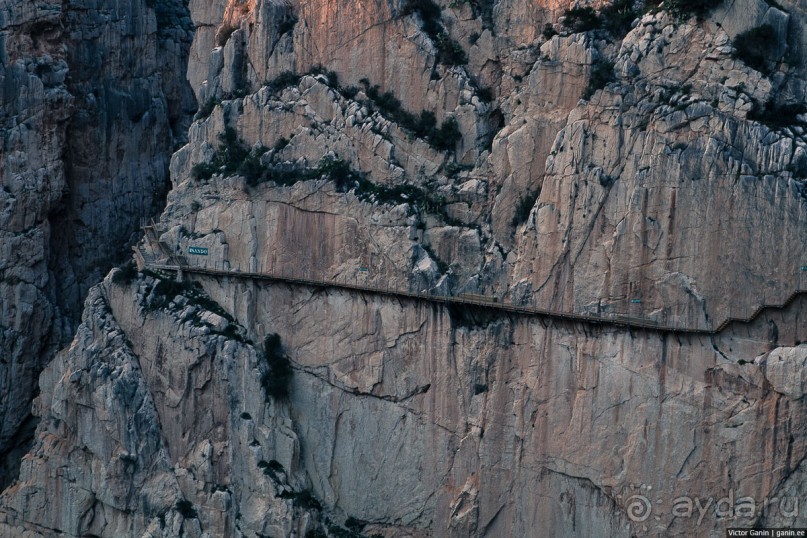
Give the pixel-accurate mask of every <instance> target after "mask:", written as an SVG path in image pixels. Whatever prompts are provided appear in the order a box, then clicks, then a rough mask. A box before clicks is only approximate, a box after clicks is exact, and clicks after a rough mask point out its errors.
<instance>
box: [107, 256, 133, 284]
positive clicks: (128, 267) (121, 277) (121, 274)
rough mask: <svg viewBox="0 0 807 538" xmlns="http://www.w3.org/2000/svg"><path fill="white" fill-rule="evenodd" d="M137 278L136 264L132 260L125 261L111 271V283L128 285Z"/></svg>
mask: <svg viewBox="0 0 807 538" xmlns="http://www.w3.org/2000/svg"><path fill="white" fill-rule="evenodd" d="M135 278H137V266H136V265H135V263H134V262H133V261H132V260H129V261H127V262H126V263H124V264H123V265H121V266H120V267H118V269H117V270H116V271H115V272H114V273H112V283H113V284H117V285H119V286H128V285H129V284H131V283H132V282H134V279H135Z"/></svg>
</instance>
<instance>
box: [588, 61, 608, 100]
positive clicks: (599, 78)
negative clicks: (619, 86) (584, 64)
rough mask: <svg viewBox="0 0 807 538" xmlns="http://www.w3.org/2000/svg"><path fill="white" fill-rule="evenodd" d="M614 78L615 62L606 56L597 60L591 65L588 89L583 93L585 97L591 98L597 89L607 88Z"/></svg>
mask: <svg viewBox="0 0 807 538" xmlns="http://www.w3.org/2000/svg"><path fill="white" fill-rule="evenodd" d="M613 80H614V63H613V62H611V61H609V60H606V59H604V58H600V59H599V60H597V61H595V62H594V64H593V65H592V66H591V75H590V76H589V79H588V85H587V86H586V91H585V92H584V93H583V99H591V97H592V96H593V95H594V93H596V91H597V90H601V89H603V88H605V86H606V85H607V84H608V83H609V82H612V81H613Z"/></svg>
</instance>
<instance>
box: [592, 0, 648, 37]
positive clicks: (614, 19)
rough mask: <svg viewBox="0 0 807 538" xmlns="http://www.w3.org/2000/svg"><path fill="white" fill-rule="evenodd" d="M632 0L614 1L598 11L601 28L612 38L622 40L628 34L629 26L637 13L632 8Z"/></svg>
mask: <svg viewBox="0 0 807 538" xmlns="http://www.w3.org/2000/svg"><path fill="white" fill-rule="evenodd" d="M634 4H635V2H634V0H616V1H615V2H614V3H613V4H610V5H608V6H605V7H604V8H602V11H600V19H601V20H602V25H603V28H605V29H606V30H608V33H610V34H611V35H612V36H614V37H617V38H619V39H622V38H623V37H625V35H626V34H627V33H628V32H630V28H631V25H632V24H633V21H634V20H635V19H636V17H638V16H639V13H638V12H637V11H636V8H635V7H634Z"/></svg>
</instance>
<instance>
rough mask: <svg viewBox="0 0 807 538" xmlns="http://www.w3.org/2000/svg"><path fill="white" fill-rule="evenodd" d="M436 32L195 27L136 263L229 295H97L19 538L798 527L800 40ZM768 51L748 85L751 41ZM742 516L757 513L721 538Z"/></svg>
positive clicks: (120, 283)
mask: <svg viewBox="0 0 807 538" xmlns="http://www.w3.org/2000/svg"><path fill="white" fill-rule="evenodd" d="M418 5H420V6H421V7H419V8H414V9H413V8H412V7H411V4H409V3H407V2H397V1H386V0H376V1H371V2H353V3H337V2H329V1H328V2H326V1H310V2H296V1H288V2H278V1H268V0H245V1H237V0H232V1H225V0H221V1H215V2H201V1H199V2H195V1H192V2H191V3H190V5H189V9H190V14H191V17H192V19H193V23H194V25H195V26H196V28H197V30H196V33H195V35H194V41H193V45H192V47H191V50H190V60H189V66H188V79H189V80H190V83H191V86H192V87H193V91H194V93H195V95H196V98H197V99H198V101H199V103H200V110H199V113H198V114H197V115H196V118H195V120H194V122H193V123H192V124H191V125H190V126H189V129H188V133H187V143H186V144H185V145H183V146H182V147H181V148H179V149H178V150H177V151H176V152H175V153H174V154H173V156H172V158H171V164H170V173H171V182H172V188H171V192H170V193H169V194H168V196H167V207H166V208H165V210H164V212H163V214H162V215H161V217H160V222H159V225H158V226H157V227H156V228H155V232H156V234H157V236H158V239H159V243H160V244H159V246H158V244H157V243H158V242H157V241H156V240H154V238H151V237H149V238H148V239H147V240H146V241H144V242H143V243H142V244H141V247H142V251H143V252H147V253H151V254H149V258H151V257H152V256H153V257H155V258H157V259H162V260H163V261H165V262H166V263H177V262H179V263H183V264H189V265H191V269H192V268H193V267H196V268H209V269H215V270H220V271H228V272H231V273H232V274H231V275H229V276H218V277H211V276H204V275H201V274H198V273H194V272H193V271H192V270H191V271H189V272H185V274H184V278H185V279H190V280H191V281H195V282H198V284H199V285H200V286H201V287H202V288H203V289H204V293H203V292H202V291H201V290H200V289H198V288H195V287H193V286H192V285H190V284H187V283H185V284H178V283H175V282H173V281H172V280H171V278H170V277H169V276H168V275H162V276H157V275H156V274H154V273H152V272H146V273H141V274H139V275H137V276H132V275H129V274H128V273H127V272H126V271H123V270H121V271H115V272H113V273H112V275H111V276H109V277H108V278H107V279H106V280H105V281H104V282H103V283H102V284H101V285H99V286H97V287H95V288H93V289H92V291H91V293H90V296H89V299H88V300H87V302H86V305H85V311H84V317H83V323H82V325H81V327H80V328H79V330H78V333H77V335H76V337H75V338H74V340H73V343H72V344H71V345H70V347H69V348H67V349H65V350H62V351H61V352H60V354H59V356H58V358H57V360H56V361H54V362H53V363H52V364H51V365H50V366H48V368H47V369H46V370H45V372H44V373H43V375H42V377H41V380H40V384H41V391H42V393H41V395H40V396H39V398H38V399H37V401H36V405H35V413H36V415H37V416H38V417H41V422H40V424H39V426H38V429H37V434H36V442H35V444H34V446H33V448H32V449H31V450H30V452H29V453H28V454H27V455H26V456H25V457H24V458H23V464H22V470H21V473H20V477H19V480H18V481H17V482H16V483H15V484H14V485H13V486H12V487H11V488H9V489H7V490H6V491H5V492H4V493H3V495H2V498H0V506H2V513H3V516H2V518H3V519H0V532H6V533H12V534H13V533H14V532H18V533H22V532H29V533H31V535H32V536H36V535H41V536H50V535H54V534H55V533H57V532H62V533H64V534H65V535H67V536H81V535H84V534H92V535H98V536H176V535H187V536H245V537H257V536H323V535H324V536H343V535H354V536H355V535H366V536H372V535H375V534H377V535H381V536H384V537H387V538H392V537H405V536H409V537H421V536H456V537H465V536H491V537H493V536H531V535H534V534H535V529H541V531H542V533H546V534H547V535H552V536H580V535H582V536H594V535H604V536H633V535H649V536H653V535H662V536H692V535H704V536H720V535H723V532H724V531H723V529H724V528H725V527H726V526H727V525H729V524H731V525H736V526H743V525H752V524H761V525H769V526H784V525H794V526H804V522H803V518H804V515H803V514H800V513H794V512H793V510H792V503H791V502H790V501H792V500H793V499H796V498H798V497H799V496H800V495H801V494H802V492H803V491H804V490H805V483H807V482H805V472H806V471H805V469H804V465H803V462H804V459H805V455H807V432H806V431H805V429H804V428H805V426H804V424H805V417H804V414H805V412H806V411H807V410H806V409H805V407H804V401H803V400H804V398H803V396H804V393H805V390H807V389H805V386H804V379H803V375H802V374H801V372H802V370H803V367H804V363H805V361H807V346H805V345H804V344H802V343H801V342H804V341H805V340H807V318H805V316H804V311H805V306H807V304H806V303H807V298H805V297H804V296H801V297H797V298H796V299H795V300H794V301H792V302H790V303H789V304H788V306H787V307H786V308H778V307H777V305H780V304H782V303H784V302H785V301H786V300H787V299H789V298H790V297H791V296H792V295H793V294H794V293H795V292H796V291H797V290H799V289H805V288H806V287H807V276H805V275H807V272H804V271H802V270H801V268H802V267H801V266H803V265H804V264H805V262H804V260H807V226H805V219H807V195H805V193H807V138H806V137H807V131H805V128H807V117H805V116H804V114H803V110H804V109H803V108H802V107H803V105H804V104H805V102H806V101H807V95H806V94H805V88H807V84H805V73H807V68H805V63H804V61H803V60H802V59H801V58H800V52H801V51H803V50H804V43H803V40H804V36H805V35H807V32H805V26H804V24H805V20H807V13H805V10H804V7H803V6H801V5H800V4H799V3H798V2H795V1H790V2H784V1H783V2H781V5H778V6H772V5H769V4H768V3H767V2H765V1H763V0H759V1H756V0H733V1H731V0H726V1H724V2H723V3H722V4H721V5H719V6H717V7H716V8H715V9H714V10H713V11H711V12H710V13H708V14H707V15H705V16H703V17H701V18H698V17H687V16H681V15H680V14H676V13H670V12H668V11H665V10H658V11H655V12H650V13H647V14H641V13H638V12H637V14H636V18H635V20H634V21H633V23H632V24H630V25H627V26H625V27H623V31H624V34H620V33H619V32H618V31H616V30H611V31H608V30H603V29H600V30H591V31H587V32H576V33H575V32H573V31H571V30H570V29H568V28H567V27H566V26H564V23H563V21H562V20H561V19H560V17H561V16H562V15H563V14H564V11H565V10H566V9H567V8H568V7H570V6H571V3H570V2H520V1H507V0H502V1H498V2H482V1H473V2H447V1H446V2H441V3H440V5H439V10H438V11H439V15H435V13H434V12H433V11H429V10H430V9H433V8H431V7H429V5H430V3H428V2H424V3H419V4H418ZM591 5H592V6H594V7H596V8H598V9H600V8H603V9H607V6H608V5H609V3H607V2H606V3H599V2H598V3H592V4H591ZM423 6H426V7H423ZM547 23H549V24H550V27H547V26H546V24H547ZM566 24H567V25H568V24H571V23H570V22H569V21H568V19H567V20H566ZM765 24H768V25H770V28H771V30H770V35H768V37H767V38H766V39H768V42H767V45H768V46H767V47H766V48H765V52H764V54H763V56H762V57H760V58H759V59H758V60H756V61H754V60H753V59H750V60H749V58H743V57H742V54H740V53H738V52H737V51H736V50H735V48H734V46H733V45H732V43H733V42H734V41H733V40H734V39H735V38H736V37H737V36H739V35H741V34H742V33H743V32H746V31H748V30H749V29H753V28H758V27H760V26H761V25H765ZM557 31H560V34H557ZM623 35H624V37H623ZM463 56H466V57H467V62H464V61H463V59H464V58H463ZM749 63H751V64H753V66H749V65H748V64H749ZM387 91H389V92H391V94H385V92H387ZM66 98H67V99H68V100H69V97H66ZM66 114H69V112H66ZM430 114H433V116H430ZM453 120H456V124H454V125H455V126H456V127H452V121H453ZM55 133H56V134H55V135H54V136H57V135H58V136H62V137H64V136H65V131H64V130H62V131H59V130H56V131H55ZM54 162H56V164H54V170H55V171H54V172H53V173H54V174H57V172H58V174H63V172H62V171H61V169H60V168H59V166H61V165H60V164H59V162H60V161H58V159H55V160H54ZM58 174H57V175H58ZM59 177H62V176H59ZM68 244H69V242H68ZM191 246H194V247H203V248H207V252H208V254H207V255H206V256H194V255H193V254H191V253H190V252H189V247H191ZM169 255H170V256H169ZM247 271H249V272H259V273H271V274H273V275H279V276H285V277H298V278H306V279H309V280H315V281H321V282H326V283H327V282H334V283H344V284H353V285H357V284H358V285H366V286H373V287H384V288H392V289H396V290H401V291H408V292H422V293H425V294H435V295H457V294H477V295H486V296H492V297H496V298H497V299H498V300H499V301H503V302H508V303H516V304H522V305H534V306H538V307H541V308H544V309H548V310H553V311H556V312H559V313H575V314H592V315H596V316H600V317H602V318H604V319H606V320H607V319H618V320H622V321H625V320H628V322H629V323H630V320H634V321H635V320H640V321H642V322H646V323H650V324H652V323H657V324H659V325H660V326H664V327H678V328H681V329H695V330H700V331H701V333H699V334H684V333H676V332H670V331H667V330H652V329H650V330H645V329H635V328H633V329H631V328H628V327H624V326H619V325H613V324H608V323H605V324H591V323H582V322H580V323H578V322H571V321H559V320H558V319H557V318H553V317H551V316H549V317H547V316H543V317H535V316H533V317H529V316H516V315H509V314H503V313H502V312H501V311H497V310H495V309H485V308H480V309H474V308H468V309H464V308H460V307H456V306H446V305H436V304H433V303H429V302H424V301H419V300H411V299H403V298H391V297H389V296H386V297H385V296H381V295H378V294H373V293H361V292H356V291H349V290H346V289H344V288H342V289H337V288H333V287H328V286H316V287H306V286H300V285H296V284H284V283H278V282H274V283H273V282H269V281H252V280H248V279H244V278H242V276H239V275H238V273H239V272H240V273H243V272H247ZM88 278H89V277H88ZM764 306H772V308H768V309H763V310H761V314H759V315H757V316H756V317H755V318H754V319H753V321H751V322H733V323H729V324H727V325H725V324H724V322H725V321H726V320H728V319H730V318H748V317H750V316H751V315H752V314H754V313H755V312H756V313H759V312H760V310H759V309H760V307H764ZM720 326H723V327H724V328H723V330H722V331H720V332H719V333H717V334H708V333H707V331H710V330H713V329H716V328H717V327H720ZM274 334H277V335H279V337H280V341H281V342H282V346H283V350H284V352H283V353H285V354H287V356H288V359H289V361H290V365H291V368H292V371H293V374H292V375H291V379H290V380H289V381H288V388H289V395H288V397H287V398H282V397H278V396H277V394H275V396H273V395H272V394H273V389H272V387H273V385H272V383H273V381H272V380H273V379H275V380H278V379H280V380H285V377H284V376H283V375H281V374H279V373H278V372H280V370H278V369H277V368H278V367H277V366H274V367H273V366H272V360H273V359H272V357H273V356H275V355H277V351H276V350H275V351H271V349H269V347H264V346H263V345H259V344H261V343H263V342H264V341H265V339H266V338H267V337H269V341H270V342H271V341H273V340H272V339H273V338H274V337H273V336H272V335H274ZM275 358H277V357H275ZM273 376H274V377H273ZM47 491H51V492H57V494H56V495H55V496H53V498H54V499H55V500H54V501H53V502H45V495H46V493H45V492H47ZM729 495H731V496H732V497H731V498H732V499H733V500H737V499H741V498H743V499H749V498H750V499H753V500H754V501H755V502H756V503H757V505H756V507H755V509H754V510H751V511H748V510H745V511H742V510H734V508H736V503H732V511H731V513H730V514H728V516H727V515H726V514H725V513H723V512H718V511H717V510H716V509H717V504H716V501H717V500H718V499H722V498H725V497H728V496H729ZM682 496H688V498H690V499H692V500H694V498H695V497H697V498H698V499H699V500H702V501H705V500H707V499H712V503H713V506H714V508H713V509H712V511H711V512H708V513H706V514H705V515H703V517H700V516H701V514H699V513H698V512H697V511H695V512H694V514H693V513H690V515H689V516H687V515H686V512H685V511H684V512H682V511H680V510H679V511H677V512H676V511H675V510H674V509H673V504H674V501H675V499H677V498H680V497H682ZM766 498H767V499H774V498H775V499H777V501H775V506H773V507H771V506H768V507H767V509H765V510H761V508H762V503H763V501H764V499H766ZM780 501H782V502H780ZM637 503H638V504H637ZM720 506H721V507H723V506H724V505H723V504H721V505H720ZM745 507H746V508H747V507H748V506H747V503H746V505H745ZM679 508H680V506H679ZM642 510H645V511H644V512H643V511H642ZM647 510H649V511H647ZM2 525H5V526H4V527H3V526H2Z"/></svg>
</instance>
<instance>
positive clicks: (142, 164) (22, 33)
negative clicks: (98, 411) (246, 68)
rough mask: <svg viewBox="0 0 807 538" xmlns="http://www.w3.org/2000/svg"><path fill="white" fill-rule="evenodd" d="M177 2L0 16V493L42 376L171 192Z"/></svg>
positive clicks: (33, 9)
mask: <svg viewBox="0 0 807 538" xmlns="http://www.w3.org/2000/svg"><path fill="white" fill-rule="evenodd" d="M192 37H193V32H192V26H191V21H190V17H189V15H188V11H187V6H186V5H184V4H183V3H182V1H181V0H170V1H168V0H160V1H158V2H152V1H149V2H146V1H145V0H139V1H135V2H130V3H127V4H126V5H124V4H119V3H116V2H86V1H78V0H76V1H69V2H61V1H58V2H57V1H37V2H17V1H13V0H12V1H3V2H2V3H0V60H2V61H1V62H0V81H2V83H1V84H0V88H2V90H0V130H2V133H3V145H2V146H1V147H0V182H2V185H3V190H2V192H0V197H2V200H3V202H2V205H3V212H2V216H1V217H0V219H2V220H1V221H0V244H2V252H3V256H2V261H0V263H2V268H0V270H1V271H2V273H0V312H2V313H1V314H0V335H1V336H0V416H2V417H3V418H2V425H1V426H0V454H2V455H3V460H4V461H3V464H2V465H0V485H2V486H5V485H7V483H8V480H9V479H10V477H11V476H13V475H14V474H15V470H14V469H15V467H16V466H17V465H18V463H19V457H20V456H21V453H19V451H18V450H17V448H15V447H18V448H20V445H21V444H23V445H24V444H25V443H26V442H29V441H30V439H31V436H32V432H33V430H32V428H33V425H34V423H33V421H32V418H31V413H30V409H31V400H32V398H33V396H34V394H35V392H36V388H37V378H38V376H39V373H40V371H41V369H42V368H43V367H44V365H45V364H47V363H48V362H49V361H50V359H52V357H53V355H54V353H55V352H56V350H57V349H58V348H59V347H61V346H62V345H64V344H66V343H68V342H69V341H70V339H71V338H72V337H73V334H74V333H75V329H76V327H77V325H78V323H79V321H80V317H81V310H82V305H83V302H84V298H85V297H86V295H87V291H88V290H89V288H90V287H91V286H92V285H93V284H95V283H97V282H98V281H99V280H100V278H101V277H102V276H103V275H104V274H105V273H106V272H108V271H109V269H110V268H111V267H113V266H114V265H116V264H117V263H120V261H121V260H122V259H124V258H125V256H126V243H127V242H132V241H133V240H134V239H135V238H136V235H135V234H136V233H137V232H138V229H139V226H140V219H142V218H144V217H146V216H151V215H155V214H156V213H157V212H159V210H160V208H161V206H162V204H163V203H164V199H165V194H166V192H167V177H168V161H169V158H170V155H171V153H172V151H173V150H172V148H175V147H178V146H179V145H180V144H181V142H182V141H184V140H185V138H186V132H187V124H188V122H189V121H190V115H191V114H192V113H193V111H194V110H195V108H196V103H195V101H194V99H193V94H192V92H191V91H190V86H189V85H188V83H187V82H186V80H185V77H184V73H185V71H186V69H187V56H188V50H189V47H190V42H191V39H192Z"/></svg>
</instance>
